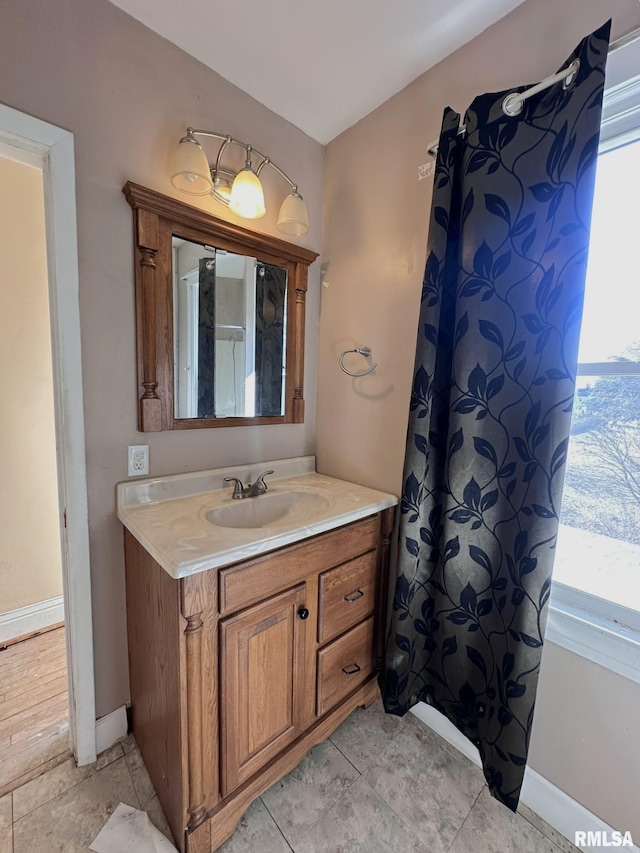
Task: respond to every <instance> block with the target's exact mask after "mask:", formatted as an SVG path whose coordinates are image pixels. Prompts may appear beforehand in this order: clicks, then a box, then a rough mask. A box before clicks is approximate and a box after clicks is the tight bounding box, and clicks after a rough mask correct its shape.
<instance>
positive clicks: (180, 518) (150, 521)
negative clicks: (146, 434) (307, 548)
mask: <svg viewBox="0 0 640 853" xmlns="http://www.w3.org/2000/svg"><path fill="white" fill-rule="evenodd" d="M270 468H273V469H274V474H273V475H271V476H269V477H267V478H266V481H267V485H268V492H267V493H266V495H260V496H258V497H255V498H245V499H244V500H243V501H234V500H233V499H232V497H231V494H232V491H233V490H232V484H230V483H224V482H223V481H224V477H229V476H234V477H238V478H239V479H241V480H242V481H243V483H245V484H246V483H247V482H253V481H254V480H255V479H256V477H257V476H258V474H260V473H262V471H265V470H268V469H270ZM291 491H296V492H305V493H312V494H313V495H314V496H318V504H319V506H320V508H319V509H318V508H316V509H314V511H313V512H312V513H311V515H310V514H309V512H308V511H307V510H306V508H305V505H304V503H303V504H301V505H300V506H299V507H298V506H297V507H294V508H293V509H292V510H291V511H290V512H288V513H287V515H286V516H285V517H284V518H282V519H279V520H278V521H276V522H273V523H272V524H270V525H269V526H268V527H261V528H235V527H219V526H218V525H216V524H214V523H212V522H211V521H208V520H207V517H206V516H207V514H208V513H210V512H211V510H215V509H217V508H219V507H223V506H227V505H237V504H244V503H246V502H247V501H260V500H264V499H268V496H270V495H277V494H282V493H288V492H291ZM397 503H398V499H397V498H396V497H395V496H394V495H390V494H387V493H385V492H379V491H376V490H375V489H369V488H366V487H364V486H358V485H356V484H354V483H348V482H346V481H344V480H336V479H335V478H333V477H326V476H324V475H323V474H317V473H315V459H314V457H313V456H304V457H299V458H296V459H282V460H275V461H271V462H258V463H255V464H251V465H236V466H233V467H230V468H219V469H214V470H211V471H199V472H196V473H193V474H176V475H172V476H169V477H156V478H153V479H148V480H147V479H145V480H128V481H126V482H124V483H119V484H118V487H117V513H118V518H119V519H120V521H121V522H122V523H123V524H124V526H125V527H126V528H127V530H129V531H130V533H132V534H133V536H135V538H136V539H137V540H138V541H139V542H140V544H141V545H142V546H143V547H144V548H145V549H146V550H147V551H148V552H149V554H151V556H152V557H153V558H154V560H156V562H158V563H159V564H160V565H161V566H162V568H163V569H165V571H166V572H168V574H169V575H171V577H172V578H175V579H177V578H182V577H186V576H187V575H191V574H195V573H196V572H201V571H204V570H206V569H212V568H217V567H219V566H225V565H229V564H231V563H235V562H238V561H239V560H245V559H249V558H251V557H255V556H257V555H258V554H264V553H267V552H268V551H273V550H275V549H276V548H280V547H282V546H283V545H288V544H290V543H292V542H299V541H300V540H302V539H306V538H308V537H309V536H316V535H317V534H318V533H323V532H325V531H327V530H332V529H333V528H335V527H340V526H342V525H343V524H349V523H350V522H352V521H357V520H358V519H361V518H365V517H366V516H368V515H373V514H374V513H376V512H380V511H381V510H383V509H388V508H389V507H392V506H395V505H396V504H397Z"/></svg>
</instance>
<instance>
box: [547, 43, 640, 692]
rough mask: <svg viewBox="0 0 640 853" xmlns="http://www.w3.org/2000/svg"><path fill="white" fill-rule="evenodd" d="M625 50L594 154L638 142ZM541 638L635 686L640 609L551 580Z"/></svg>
mask: <svg viewBox="0 0 640 853" xmlns="http://www.w3.org/2000/svg"><path fill="white" fill-rule="evenodd" d="M624 47H625V50H621V51H620V61H618V62H617V63H616V65H617V67H616V68H615V69H614V75H613V76H614V81H615V79H616V77H617V78H618V79H620V78H621V79H620V82H617V83H615V82H614V85H612V86H610V87H608V88H607V89H605V94H604V101H603V110H602V124H601V135H600V146H599V150H598V154H599V155H600V154H604V153H605V152H607V151H611V150H613V149H614V148H619V147H621V146H623V145H627V144H629V143H631V142H637V143H638V144H640V75H636V76H632V77H627V78H625V71H624V67H625V64H627V67H629V66H628V60H629V59H630V58H632V57H633V56H635V57H638V56H639V55H640V38H637V39H636V40H635V41H633V42H632V43H628V44H625V45H624ZM615 56H616V60H618V54H616V55H615ZM611 60H612V57H611V56H610V57H609V60H608V62H609V63H611ZM634 65H635V68H637V67H638V61H637V59H636V61H635V63H632V64H631V67H634ZM607 73H609V72H607ZM577 373H578V376H637V375H640V362H629V361H625V362H581V363H579V364H578V370H577ZM545 640H546V641H547V642H550V643H555V644H556V645H559V646H562V647H563V648H565V649H567V650H568V651H571V652H573V653H575V654H577V655H580V656H581V657H584V658H586V659H587V660H590V661H593V662H594V663H597V664H599V665H600V666H603V667H605V668H606V669H609V670H612V671H613V672H616V673H618V674H619V675H622V676H624V677H625V678H628V679H630V680H632V681H634V682H636V683H639V684H640V611H636V610H632V609H630V608H626V607H622V606H621V605H619V604H616V603H614V602H612V601H607V600H606V599H603V598H598V597H597V596H594V595H591V594H589V593H586V592H583V591H582V590H579V589H577V588H575V587H571V586H567V585H566V584H563V583H560V582H558V581H553V582H552V585H551V596H550V599H549V614H548V620H547V629H546V633H545Z"/></svg>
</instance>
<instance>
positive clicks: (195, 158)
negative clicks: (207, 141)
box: [169, 136, 213, 195]
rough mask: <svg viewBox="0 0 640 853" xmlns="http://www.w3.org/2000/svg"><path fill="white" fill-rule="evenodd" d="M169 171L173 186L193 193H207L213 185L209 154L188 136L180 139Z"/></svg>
mask: <svg viewBox="0 0 640 853" xmlns="http://www.w3.org/2000/svg"><path fill="white" fill-rule="evenodd" d="M169 173H170V176H171V183H172V184H173V186H174V187H175V188H176V189H177V190H182V192H185V193H190V194H191V195H207V193H210V192H211V189H212V187H213V184H212V182H211V171H210V169H209V163H208V162H207V155H206V154H205V153H204V151H203V150H202V148H201V147H200V144H199V143H198V142H196V141H195V139H193V140H192V139H190V138H189V137H188V136H186V137H184V139H181V140H180V142H179V143H178V147H177V148H176V149H175V151H174V152H173V157H172V158H171V165H170V168H169Z"/></svg>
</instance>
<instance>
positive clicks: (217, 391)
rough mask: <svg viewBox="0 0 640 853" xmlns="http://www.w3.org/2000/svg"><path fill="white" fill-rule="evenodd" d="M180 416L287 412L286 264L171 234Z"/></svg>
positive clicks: (177, 404)
mask: <svg viewBox="0 0 640 853" xmlns="http://www.w3.org/2000/svg"><path fill="white" fill-rule="evenodd" d="M172 252H173V266H172V270H173V324H174V330H173V331H174V336H173V338H174V389H175V396H174V408H175V417H176V418H232V417H270V416H277V415H283V414H284V411H285V378H286V370H285V368H286V364H285V353H286V313H287V306H286V300H287V270H286V269H283V268H281V267H278V266H275V265H273V264H267V263H264V262H262V261H259V260H258V259H257V258H255V257H250V256H246V255H238V254H234V253H233V252H227V251H224V250H222V249H217V248H215V247H213V246H205V245H202V244H199V243H193V242H190V241H188V240H183V239H181V238H180V237H176V236H174V237H173V238H172Z"/></svg>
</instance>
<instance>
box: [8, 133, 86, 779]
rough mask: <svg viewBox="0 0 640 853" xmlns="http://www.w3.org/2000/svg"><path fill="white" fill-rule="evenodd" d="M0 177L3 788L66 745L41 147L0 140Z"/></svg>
mask: <svg viewBox="0 0 640 853" xmlns="http://www.w3.org/2000/svg"><path fill="white" fill-rule="evenodd" d="M0 187H1V188H2V192H1V198H2V201H1V202H0V395H1V398H2V406H1V407H0V447H2V453H1V454H0V481H1V482H2V489H1V490H0V554H1V557H0V685H2V686H1V688H0V795H2V794H3V793H5V792H6V791H7V790H10V789H11V788H12V787H17V785H18V784H20V783H21V782H24V781H27V780H28V779H29V778H31V776H32V775H35V774H37V773H38V771H39V770H40V769H41V768H44V767H48V766H50V764H51V763H55V762H56V761H58V760H62V758H64V757H66V755H67V754H68V752H69V708H68V704H69V703H68V696H67V671H66V656H65V639H64V603H63V595H62V551H61V541H60V529H59V503H60V502H59V495H58V473H57V459H56V431H55V418H54V404H53V365H52V360H51V322H50V312H49V285H48V280H47V250H46V240H45V216H44V183H43V172H42V163H41V161H40V158H39V157H37V156H36V155H33V154H30V153H28V152H20V151H19V150H18V149H13V150H11V149H10V148H9V147H8V146H3V147H2V148H0ZM45 634H46V636H45Z"/></svg>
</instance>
